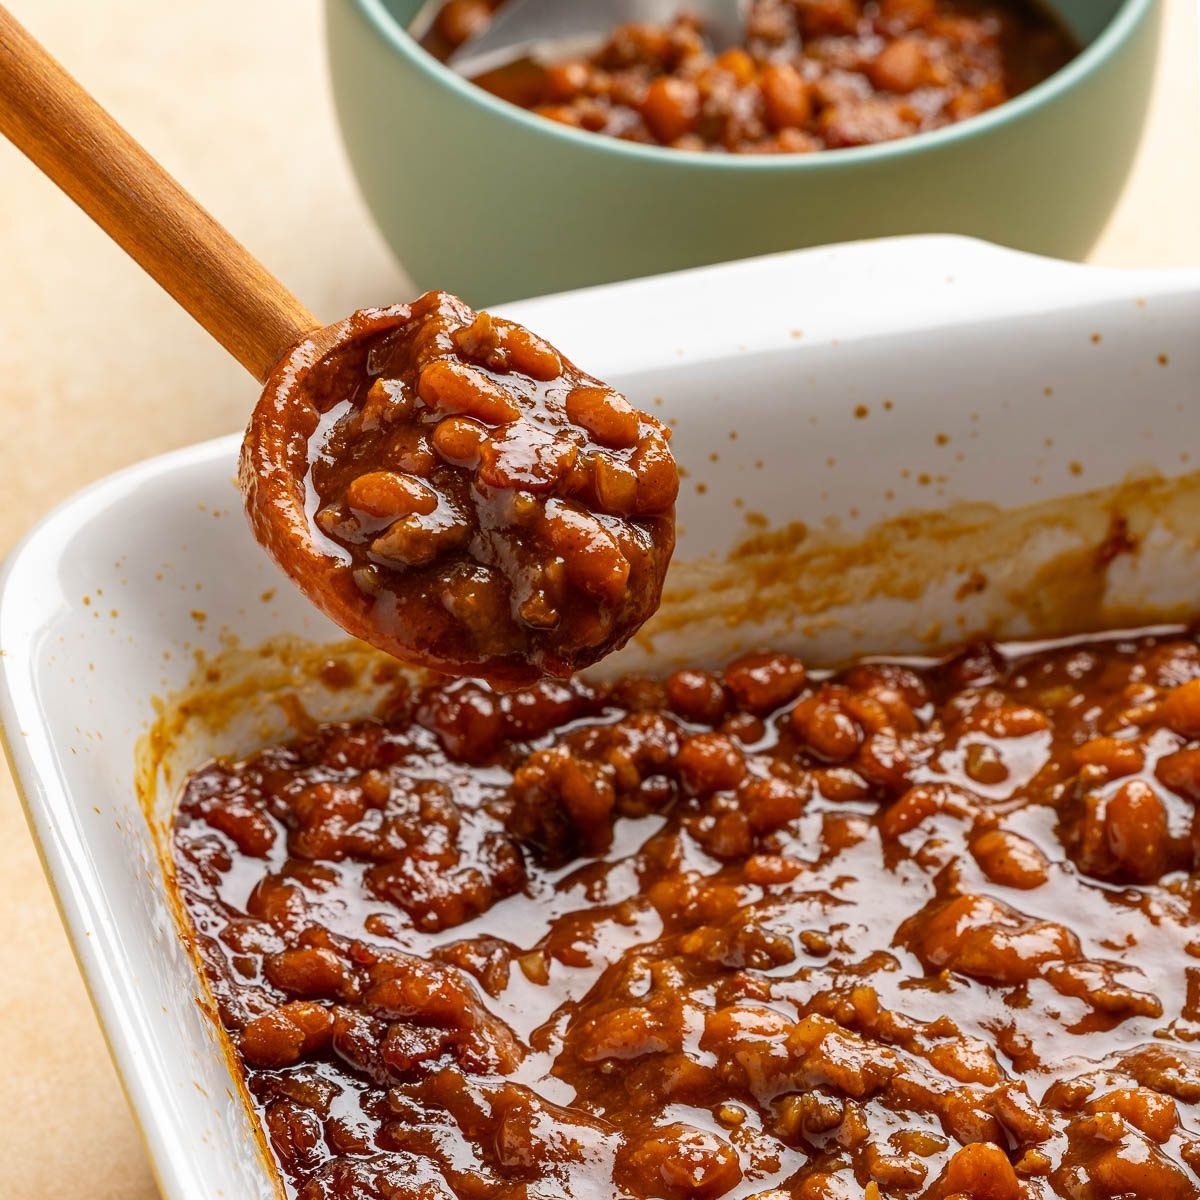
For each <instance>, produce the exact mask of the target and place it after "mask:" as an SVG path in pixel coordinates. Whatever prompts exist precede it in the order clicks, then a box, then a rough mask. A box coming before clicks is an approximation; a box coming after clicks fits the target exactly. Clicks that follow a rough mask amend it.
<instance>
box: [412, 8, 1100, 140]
mask: <svg viewBox="0 0 1200 1200" xmlns="http://www.w3.org/2000/svg"><path fill="white" fill-rule="evenodd" d="M498 7H499V4H498V3H495V0H450V2H449V3H448V4H447V5H446V6H445V8H444V9H443V10H442V11H441V13H440V14H439V15H438V18H437V19H436V20H435V22H434V25H433V27H432V28H431V30H430V33H429V35H428V37H427V38H426V40H425V44H426V46H427V47H428V48H429V49H430V50H431V51H432V52H433V53H434V54H436V55H438V56H439V57H446V56H448V55H449V54H450V53H452V52H453V50H454V49H455V48H457V47H458V46H459V45H461V44H462V43H463V42H464V41H466V39H467V38H468V37H470V36H471V35H472V34H473V33H476V32H479V31H480V30H481V29H482V28H483V27H485V26H486V24H487V22H488V21H489V20H490V16H491V13H492V11H493V10H494V9H496V8H498ZM681 8H683V9H685V10H686V5H681ZM1076 53H1078V47H1077V45H1076V44H1075V42H1074V39H1073V38H1072V37H1071V36H1070V35H1069V34H1068V33H1067V32H1066V30H1065V29H1064V28H1063V27H1062V26H1061V25H1059V24H1058V23H1057V21H1055V20H1054V19H1052V18H1051V17H1050V16H1049V15H1048V14H1046V13H1045V12H1043V11H1042V10H1041V9H1040V8H1038V7H1035V6H1034V5H1032V4H1030V3H1027V2H1026V0H992V2H990V3H988V2H985V0H878V2H873V0H865V2H864V0H754V2H753V3H752V4H751V6H750V12H749V16H748V20H747V26H746V36H745V40H744V43H743V44H742V45H741V46H737V47H734V48H732V49H729V50H725V51H723V52H722V53H720V54H717V53H715V52H714V50H713V49H712V47H711V46H710V45H709V44H708V42H707V41H706V40H705V37H704V30H703V27H702V26H701V25H699V24H698V23H697V22H696V21H695V20H694V19H692V18H689V17H688V16H686V15H684V16H681V17H680V18H678V19H677V20H676V21H674V22H673V23H672V24H670V25H667V26H654V25H627V26H622V27H620V28H618V29H616V30H614V31H613V33H612V36H611V37H610V38H609V40H608V41H607V42H606V44H605V45H604V46H603V47H602V48H601V49H600V50H598V51H597V52H596V53H594V54H593V55H592V56H591V57H590V58H584V59H572V60H568V61H563V62H557V63H553V64H551V65H546V66H543V65H541V64H538V63H534V62H532V61H530V60H528V59H525V60H522V61H520V62H518V63H514V64H511V65H509V66H506V67H501V68H499V69H497V70H494V71H491V72H489V73H488V74H486V75H482V76H480V77H479V78H478V79H477V80H476V82H477V83H478V84H479V85H480V86H481V87H484V88H486V89H487V90H489V91H491V92H494V93H496V94H497V95H499V96H502V97H503V98H504V99H507V100H510V101H512V102H513V103H515V104H519V105H521V106H522V107H524V108H530V109H532V110H533V111H535V112H537V113H539V114H541V115H542V116H544V117H548V118H550V119H551V120H554V121H559V122H561V123H562V124H564V125H570V126H573V127H575V128H579V129H585V130H588V131H590V132H593V133H602V134H607V135H609V136H612V137H618V138H624V139H626V140H629V141H635V142H648V143H653V144H658V145H662V146H671V147H674V148H675V149H679V150H715V151H727V152H733V153H809V152H812V151H815V150H825V149H838V148H841V147H846V146H862V145H868V144H871V143H874V142H887V141H892V140H894V139H896V138H902V137H907V136H909V135H911V134H914V133H923V132H925V131H927V130H930V129H938V128H940V127H942V126H944V125H950V124H953V123H955V122H957V121H962V120H965V119H966V118H967V117H973V116H975V115H977V114H978V113H981V112H984V111H986V110H987V109H990V108H995V107H996V106H997V105H998V104H1003V103H1004V101H1006V100H1008V99H1011V98H1012V97H1013V96H1016V95H1019V94H1020V93H1021V92H1024V91H1027V90H1028V89H1029V88H1031V87H1032V86H1033V85H1034V84H1036V83H1040V82H1041V81H1042V80H1043V79H1046V78H1047V77H1048V76H1050V75H1052V74H1053V73H1054V72H1055V71H1057V70H1058V69H1059V68H1060V67H1062V66H1064V65H1065V64H1066V63H1067V62H1069V61H1070V60H1071V59H1072V58H1074V57H1075V55H1076Z"/></svg>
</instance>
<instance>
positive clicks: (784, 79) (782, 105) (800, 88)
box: [758, 62, 813, 133]
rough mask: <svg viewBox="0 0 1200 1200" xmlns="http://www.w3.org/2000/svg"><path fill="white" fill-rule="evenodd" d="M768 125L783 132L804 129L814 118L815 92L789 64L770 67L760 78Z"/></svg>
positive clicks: (783, 63) (776, 64) (769, 64)
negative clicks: (813, 95) (813, 100)
mask: <svg viewBox="0 0 1200 1200" xmlns="http://www.w3.org/2000/svg"><path fill="white" fill-rule="evenodd" d="M758 86H759V88H760V89H761V91H762V98H763V108H764V110H765V112H766V116H767V124H768V125H769V126H770V127H771V128H772V129H773V130H774V131H775V132H776V133H778V132H779V131H780V130H781V129H802V128H803V127H804V126H805V125H807V124H808V122H809V119H810V118H811V117H812V110H813V104H812V92H811V89H810V88H809V85H808V84H807V83H806V82H805V80H804V77H803V76H802V75H801V74H800V72H799V71H798V70H797V69H796V68H795V67H794V66H792V64H791V63H787V62H773V63H768V64H767V65H766V66H765V67H763V70H762V74H761V75H760V76H759V80H758Z"/></svg>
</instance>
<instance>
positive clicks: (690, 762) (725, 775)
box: [675, 733, 746, 794]
mask: <svg viewBox="0 0 1200 1200" xmlns="http://www.w3.org/2000/svg"><path fill="white" fill-rule="evenodd" d="M675 766H676V769H677V770H678V771H679V774H680V777H681V778H682V779H683V781H684V783H685V784H686V785H687V786H688V788H689V789H691V790H692V791H694V792H699V793H701V794H708V793H710V792H720V791H725V790H727V789H729V788H734V787H737V785H738V784H739V783H741V781H742V780H743V779H744V778H745V775H746V760H745V756H744V755H743V754H742V751H741V749H740V748H739V747H738V744H737V743H736V742H734V741H732V740H731V739H730V738H727V737H726V736H725V735H724V734H721V733H699V734H694V735H693V736H692V737H689V738H685V739H684V741H683V744H682V745H681V746H680V748H679V753H678V754H677V755H676V756H675Z"/></svg>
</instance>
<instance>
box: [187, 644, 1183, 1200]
mask: <svg viewBox="0 0 1200 1200" xmlns="http://www.w3.org/2000/svg"><path fill="white" fill-rule="evenodd" d="M1197 798H1200V647H1198V645H1197V640H1196V638H1195V637H1194V636H1192V635H1185V634H1182V633H1159V634H1142V635H1137V636H1134V635H1128V636H1114V637H1112V638H1107V639H1096V640H1092V641H1081V642H1078V643H1074V644H1069V645H1058V646H1053V647H1037V646H1010V647H995V646H988V645H978V646H974V647H971V648H969V649H968V650H966V651H964V652H963V653H961V654H960V655H958V656H956V657H954V658H952V659H949V660H947V661H945V662H941V663H937V664H924V665H911V664H907V663H903V662H876V661H871V662H863V663H859V664H857V665H854V666H852V667H850V668H848V669H847V670H844V671H842V672H839V673H837V674H835V675H832V676H828V677H826V676H816V675H809V674H807V673H806V672H805V671H804V668H803V667H802V665H801V664H800V663H799V662H797V661H796V660H794V659H790V658H788V657H786V656H783V655H761V656H754V657H751V658H749V659H745V660H742V661H740V662H738V663H734V664H731V665H730V666H728V667H727V668H725V669H724V670H723V671H718V672H709V671H703V670H684V671H678V672H676V673H675V674H673V675H671V676H670V677H669V678H667V679H665V680H661V681H660V680H654V679H646V678H635V679H627V680H624V681H622V682H619V683H616V684H614V685H606V686H597V687H592V686H588V685H585V684H583V683H580V682H573V683H569V684H563V683H553V682H542V683H540V684H537V685H535V686H533V687H531V688H529V689H527V690H524V691H517V692H512V693H509V694H506V695H503V696H500V695H496V694H493V693H492V692H490V691H489V690H487V689H486V688H485V687H483V686H481V685H478V684H476V683H472V682H469V681H466V682H464V681H460V682H458V683H454V684H450V685H447V686H442V687H427V688H414V689H413V690H406V691H404V692H402V693H400V694H398V695H396V696H395V697H394V699H393V700H392V701H391V702H390V704H389V706H388V709H387V711H386V712H385V713H384V714H383V715H382V716H381V717H379V718H378V719H371V720H365V721H361V722H359V723H355V724H347V725H330V726H324V727H320V728H317V729H315V730H313V731H311V732H309V733H307V734H305V735H303V736H301V737H299V738H298V739H297V740H296V741H294V742H292V743H291V744H289V745H284V746H277V747H273V748H270V749H267V750H264V751H263V752H261V753H260V754H257V755H255V756H253V757H251V758H249V759H246V760H244V761H240V762H214V763H211V764H209V765H208V766H206V767H204V768H203V769H201V770H199V771H198V772H196V773H195V774H194V775H193V776H192V778H191V779H190V781H189V783H188V784H187V787H186V790H185V793H184V795H183V798H182V802H181V805H180V808H179V812H178V817H177V820H176V824H175V830H174V847H175V860H176V865H177V868H178V886H179V889H180V892H181V895H182V899H183V901H184V904H185V906H186V910H187V912H188V914H189V916H190V918H191V921H192V923H193V924H194V927H195V931H196V935H197V945H198V948H199V952H200V955H201V957H202V959H203V963H204V969H205V972H206V974H207V976H208V979H209V981H210V983H211V984H212V988H213V991H214V994H215V996H216V1000H217V1004H218V1009H219V1014H220V1020H221V1023H222V1024H223V1025H224V1027H225V1028H226V1030H228V1032H229V1034H230V1037H231V1039H232V1041H233V1043H234V1045H235V1046H236V1047H237V1053H238V1055H239V1057H240V1060H241V1062H242V1063H243V1066H244V1070H245V1077H246V1081H247V1084H248V1087H249V1089H250V1092H251V1094H252V1096H253V1097H254V1102H255V1105H256V1107H257V1110H258V1113H259V1115H260V1117H261V1118H262V1121H263V1124H264V1127H265V1129H266V1132H267V1136H268V1138H269V1140H270V1143H271V1145H272V1148H273V1151H274V1154H275V1157H276V1160H277V1162H278V1164H279V1168H280V1171H281V1174H282V1177H283V1178H284V1179H285V1180H286V1182H287V1187H288V1189H289V1191H290V1193H291V1194H292V1195H294V1196H298V1197H300V1198H301V1200H333V1198H335V1197H337V1198H355V1200H434V1198H439V1197H445V1198H446V1200H451V1198H454V1197H457V1198H459V1200H500V1198H504V1200H508V1198H510V1197H512V1198H517V1197H519V1198H521V1200H529V1198H532V1197H557V1198H569V1200H582V1198H584V1197H587V1198H591V1197H604V1198H610V1197H629V1198H634V1197H636V1198H643V1197H645V1198H649V1197H658V1198H661V1200H685V1198H696V1200H716V1198H717V1197H722V1196H727V1197H737V1198H741V1197H749V1196H757V1197H760V1198H761V1200H838V1198H850V1197H854V1198H858V1197H864V1196H865V1197H870V1198H878V1197H880V1196H889V1197H890V1196H897V1197H905V1196H912V1197H929V1198H932V1200H949V1198H950V1197H956V1198H958V1197H969V1198H973V1200H1033V1198H1038V1197H1067V1198H1071V1200H1117V1198H1143V1197H1144V1198H1146V1200H1151V1198H1154V1200H1194V1198H1195V1197H1197V1196H1198V1195H1200V1049H1198V1048H1196V1046H1195V1043H1196V1040H1197V1038H1198V1037H1200V934H1198V933H1197V921H1196V917H1197V908H1198V906H1200V894H1198V893H1197V887H1196V881H1197V878H1200V877H1198V876H1197V875H1196V874H1195V873H1194V872H1195V870H1196V867H1197V862H1198V857H1197V856H1198V854H1200V837H1198V832H1200V823H1198V822H1197V819H1196V800H1197Z"/></svg>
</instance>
